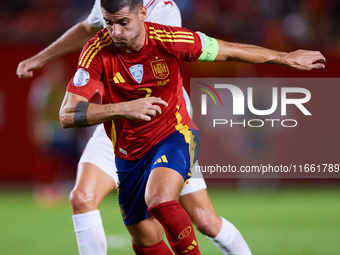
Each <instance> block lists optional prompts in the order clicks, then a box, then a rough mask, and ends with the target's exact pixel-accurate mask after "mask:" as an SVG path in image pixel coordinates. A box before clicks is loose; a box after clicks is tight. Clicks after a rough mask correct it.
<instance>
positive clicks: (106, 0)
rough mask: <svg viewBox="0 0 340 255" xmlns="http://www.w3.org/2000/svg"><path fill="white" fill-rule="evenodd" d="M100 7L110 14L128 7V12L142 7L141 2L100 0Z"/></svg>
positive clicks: (132, 0)
mask: <svg viewBox="0 0 340 255" xmlns="http://www.w3.org/2000/svg"><path fill="white" fill-rule="evenodd" d="M101 6H102V8H104V9H105V10H106V11H108V12H110V13H115V12H118V11H120V10H121V9H123V8H125V7H129V8H130V11H132V10H134V9H137V7H138V8H140V7H142V6H143V0H101Z"/></svg>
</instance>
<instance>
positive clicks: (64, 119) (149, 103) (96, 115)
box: [59, 91, 168, 128]
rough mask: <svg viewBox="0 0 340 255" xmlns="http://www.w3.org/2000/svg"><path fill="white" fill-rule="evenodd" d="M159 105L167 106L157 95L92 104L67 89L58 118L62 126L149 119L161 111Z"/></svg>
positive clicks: (83, 125)
mask: <svg viewBox="0 0 340 255" xmlns="http://www.w3.org/2000/svg"><path fill="white" fill-rule="evenodd" d="M159 105H164V106H166V107H167V106H168V104H167V103H166V102H165V101H163V100H162V99H160V98H158V97H149V98H140V99H137V100H132V101H128V102H124V103H115V104H103V105H101V104H94V103H90V102H88V100H87V99H86V98H85V97H82V96H79V95H77V94H74V93H71V92H68V91H67V92H66V94H65V97H64V101H63V103H62V105H61V108H60V112H59V119H60V123H61V126H62V127H63V128H75V127H78V128H80V127H88V126H93V125H97V124H100V123H103V122H107V121H110V120H115V119H117V118H127V119H133V120H145V121H150V120H151V117H154V116H156V115H158V114H161V113H162V111H161V108H160V106H159Z"/></svg>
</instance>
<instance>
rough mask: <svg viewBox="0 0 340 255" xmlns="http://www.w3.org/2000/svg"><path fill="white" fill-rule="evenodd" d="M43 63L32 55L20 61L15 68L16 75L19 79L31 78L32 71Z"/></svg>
mask: <svg viewBox="0 0 340 255" xmlns="http://www.w3.org/2000/svg"><path fill="white" fill-rule="evenodd" d="M43 65H44V63H42V62H41V61H40V60H39V59H38V58H36V57H32V58H29V59H26V60H24V61H21V62H20V63H19V65H18V68H17V75H18V77H19V78H21V79H26V78H31V77H32V76H33V71H35V70H37V69H39V68H41V67H42V66H43Z"/></svg>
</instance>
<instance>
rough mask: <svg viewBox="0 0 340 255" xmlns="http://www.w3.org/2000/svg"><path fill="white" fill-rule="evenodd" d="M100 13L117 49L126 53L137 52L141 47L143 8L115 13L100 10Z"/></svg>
mask: <svg viewBox="0 0 340 255" xmlns="http://www.w3.org/2000/svg"><path fill="white" fill-rule="evenodd" d="M102 12H103V17H104V20H105V25H106V28H107V30H108V32H109V34H110V36H111V38H112V40H113V42H114V43H115V45H116V46H117V47H119V48H120V49H122V50H124V51H127V52H130V51H138V50H140V49H141V48H142V47H143V45H144V40H145V38H144V34H143V33H142V31H143V28H144V27H143V26H144V25H143V24H144V23H143V21H144V20H145V17H146V9H145V7H142V8H140V9H138V10H132V11H130V8H129V7H125V8H123V9H121V10H120V11H118V12H115V13H110V12H107V11H106V10H105V9H103V8H102Z"/></svg>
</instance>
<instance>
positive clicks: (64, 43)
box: [17, 20, 100, 78]
mask: <svg viewBox="0 0 340 255" xmlns="http://www.w3.org/2000/svg"><path fill="white" fill-rule="evenodd" d="M99 30H100V28H96V27H92V26H91V25H90V24H89V23H88V21H87V20H84V21H82V22H79V23H78V24H76V25H74V26H73V27H71V28H70V29H69V30H67V31H66V32H65V33H64V34H63V35H62V36H61V37H59V38H58V39H57V40H56V41H55V42H53V43H52V44H51V45H49V46H48V47H46V48H45V49H43V50H42V51H40V52H39V53H38V54H36V55H34V56H33V57H31V58H28V59H26V60H23V61H21V62H20V63H19V65H18V68H17V75H18V76H19V78H30V77H32V76H33V71H35V70H37V69H39V68H41V67H42V66H43V65H44V64H46V63H47V62H48V61H50V60H52V59H55V58H57V57H59V56H62V55H64V54H66V53H68V52H71V51H75V50H78V49H80V48H82V47H83V46H84V45H85V43H86V42H87V41H88V40H90V39H91V38H92V37H93V36H94V35H95V34H96V33H97V32H98V31H99Z"/></svg>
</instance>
